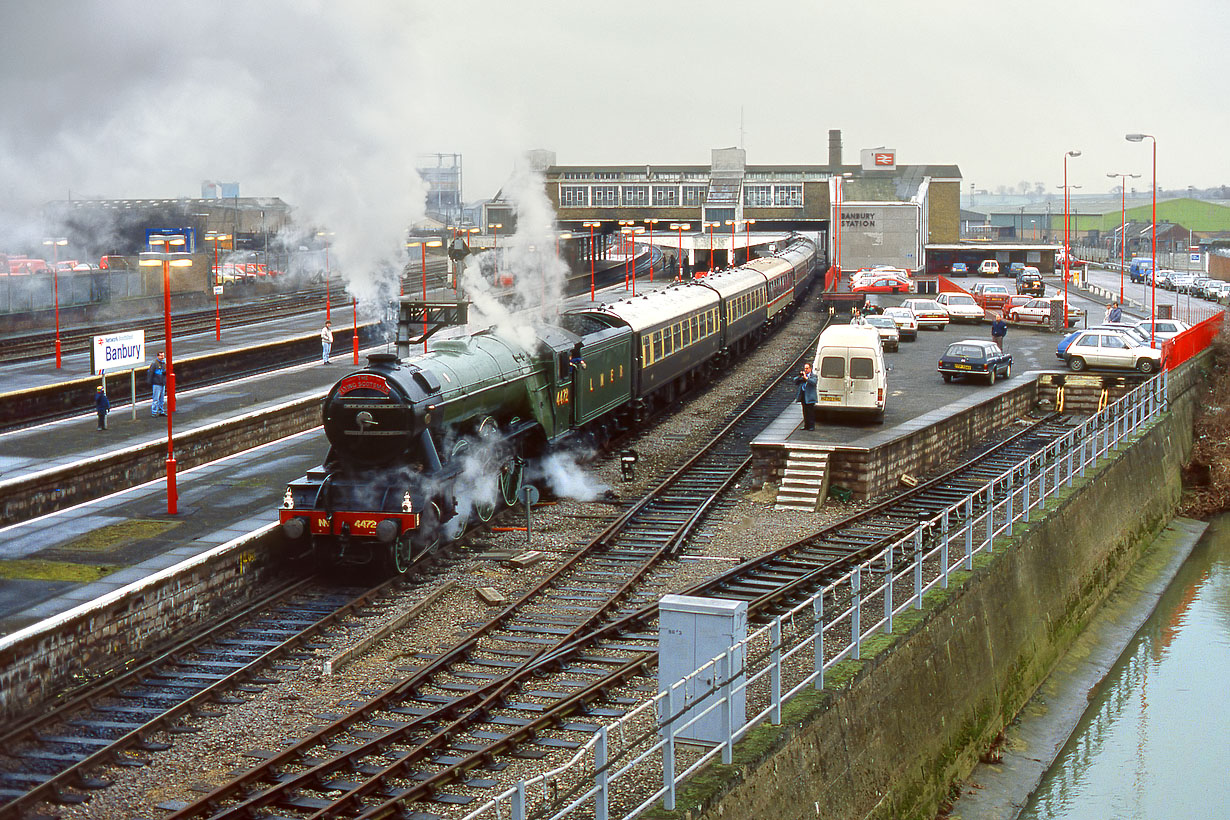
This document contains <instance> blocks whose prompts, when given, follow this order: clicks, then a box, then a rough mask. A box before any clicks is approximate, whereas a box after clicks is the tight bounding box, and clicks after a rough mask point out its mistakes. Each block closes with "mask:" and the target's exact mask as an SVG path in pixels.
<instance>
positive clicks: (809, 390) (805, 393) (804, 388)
mask: <svg viewBox="0 0 1230 820" xmlns="http://www.w3.org/2000/svg"><path fill="white" fill-rule="evenodd" d="M794 383H795V384H797V385H798V386H799V393H798V399H797V400H798V402H799V404H801V405H803V429H804V430H814V429H815V427H816V402H817V401H819V396H818V395H817V394H816V374H815V373H813V372H812V369H811V364H810V363H808V364H805V365H803V372H802V373H800V374H799V375H797V376H795V377H794Z"/></svg>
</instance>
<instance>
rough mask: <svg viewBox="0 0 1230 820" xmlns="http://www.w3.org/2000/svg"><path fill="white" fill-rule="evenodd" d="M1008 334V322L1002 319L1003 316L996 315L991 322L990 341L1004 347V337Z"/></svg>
mask: <svg viewBox="0 0 1230 820" xmlns="http://www.w3.org/2000/svg"><path fill="white" fill-rule="evenodd" d="M1007 335H1008V323H1007V322H1005V321H1004V317H1003V316H996V317H995V320H994V321H992V322H991V341H993V342H995V344H997V345H999V349H1000V350H1003V349H1004V337H1005V336H1007Z"/></svg>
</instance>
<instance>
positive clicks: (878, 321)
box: [851, 316, 901, 353]
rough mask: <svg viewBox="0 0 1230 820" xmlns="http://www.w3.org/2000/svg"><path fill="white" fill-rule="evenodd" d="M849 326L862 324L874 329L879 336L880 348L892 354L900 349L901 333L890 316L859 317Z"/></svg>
mask: <svg viewBox="0 0 1230 820" xmlns="http://www.w3.org/2000/svg"><path fill="white" fill-rule="evenodd" d="M851 324H863V325H867V326H868V327H873V328H875V330H876V332H877V333H879V334H880V347H882V348H884V349H885V350H891V351H893V352H894V353H895V352H897V350H899V349H900V347H901V331H899V330H897V323H896V322H895V321H893V319H892V317H891V316H861V317H859V318H858V319H857V320H856V321H854V322H852V323H851Z"/></svg>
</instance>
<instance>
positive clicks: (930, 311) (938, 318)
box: [901, 299, 949, 330]
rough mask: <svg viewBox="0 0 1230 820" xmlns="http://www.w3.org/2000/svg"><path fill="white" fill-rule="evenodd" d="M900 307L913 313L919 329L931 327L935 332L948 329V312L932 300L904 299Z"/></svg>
mask: <svg viewBox="0 0 1230 820" xmlns="http://www.w3.org/2000/svg"><path fill="white" fill-rule="evenodd" d="M901 306H902V307H904V308H909V309H910V310H911V311H913V312H914V318H915V319H916V320H917V321H918V326H919V327H933V328H935V329H936V330H943V329H944V328H946V327H948V321H949V318H948V311H947V310H945V309H944V306H943V305H941V304H940V303H939V302H937V301H935V300H934V299H906V300H905V301H904V302H902V303H901Z"/></svg>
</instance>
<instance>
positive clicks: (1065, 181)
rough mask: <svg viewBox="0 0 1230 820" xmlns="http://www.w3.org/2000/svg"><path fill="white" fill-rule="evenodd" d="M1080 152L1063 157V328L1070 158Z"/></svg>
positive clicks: (1064, 322)
mask: <svg viewBox="0 0 1230 820" xmlns="http://www.w3.org/2000/svg"><path fill="white" fill-rule="evenodd" d="M1080 155H1081V152H1080V151H1066V152H1065V153H1064V155H1063V323H1062V324H1063V327H1065V328H1066V327H1067V326H1068V205H1069V202H1070V200H1071V195H1070V194H1069V193H1068V157H1079V156H1080Z"/></svg>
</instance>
